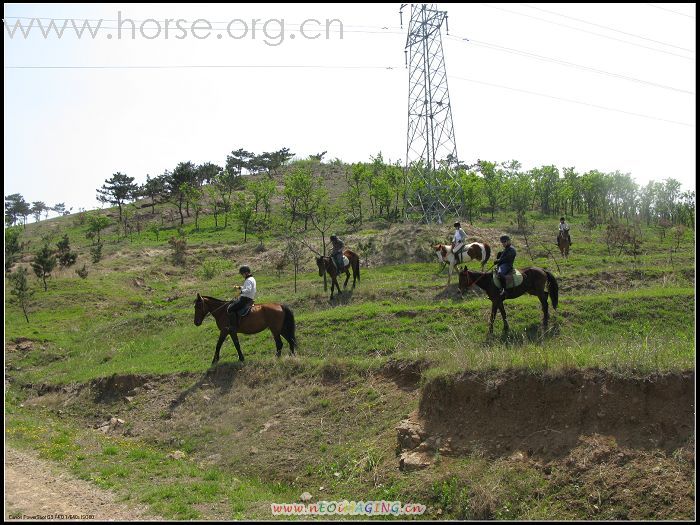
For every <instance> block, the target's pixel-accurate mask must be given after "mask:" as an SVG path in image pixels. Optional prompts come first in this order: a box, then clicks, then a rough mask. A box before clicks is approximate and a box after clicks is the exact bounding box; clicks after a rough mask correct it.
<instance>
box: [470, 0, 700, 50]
mask: <svg viewBox="0 0 700 525" xmlns="http://www.w3.org/2000/svg"><path fill="white" fill-rule="evenodd" d="M480 5H483V6H484V7H490V8H491V9H498V10H499V11H505V12H506V13H511V14H514V15H520V16H525V17H527V18H533V19H535V20H539V21H541V22H546V23H548V24H554V25H556V26H562V27H566V28H568V29H573V30H574V31H581V32H582V33H589V34H591V35H596V36H599V37H602V38H607V39H609V40H615V41H616V42H622V43H623V44H629V45H631V46H637V47H642V48H644V49H649V50H651V51H656V52H657V53H664V54H667V55H673V56H676V57H680V58H684V59H686V60H695V59H694V58H692V57H687V56H684V55H679V54H678V53H673V52H671V51H666V50H664V49H657V48H655V47H649V46H645V45H642V44H637V43H635V42H630V41H628V40H622V39H620V38H615V37H612V36H608V35H602V34H600V33H595V32H593V31H588V30H586V29H580V28H578V27H574V26H569V25H566V24H560V23H559V22H552V21H551V20H546V19H545V18H540V17H537V16H532V15H528V14H525V13H518V12H517V11H511V10H510V9H504V8H502V7H496V6H494V5H489V4H480Z"/></svg>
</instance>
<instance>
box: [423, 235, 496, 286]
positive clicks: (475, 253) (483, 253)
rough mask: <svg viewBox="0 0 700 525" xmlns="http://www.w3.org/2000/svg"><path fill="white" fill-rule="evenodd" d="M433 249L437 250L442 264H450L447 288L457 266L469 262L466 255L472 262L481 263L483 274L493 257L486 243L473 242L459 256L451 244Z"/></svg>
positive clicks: (439, 245)
mask: <svg viewBox="0 0 700 525" xmlns="http://www.w3.org/2000/svg"><path fill="white" fill-rule="evenodd" d="M433 248H434V249H435V254H436V255H437V258H438V260H439V261H440V262H441V263H449V264H450V267H449V270H448V273H447V286H449V285H450V280H451V279H452V272H453V271H454V267H455V265H457V264H461V263H463V262H467V261H466V260H465V254H466V255H468V256H469V260H470V261H473V260H477V261H479V262H480V263H481V271H482V272H483V271H484V267H485V266H486V262H487V261H488V260H489V257H491V247H490V246H489V245H488V244H486V243H485V242H473V243H471V244H467V245H466V246H465V247H464V249H463V250H462V251H461V252H460V253H459V255H455V254H454V253H453V252H452V246H450V245H449V244H436V245H435V246H433Z"/></svg>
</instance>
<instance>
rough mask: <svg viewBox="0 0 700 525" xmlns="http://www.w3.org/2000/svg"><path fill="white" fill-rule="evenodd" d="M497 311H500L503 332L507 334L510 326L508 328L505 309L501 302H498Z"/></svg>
mask: <svg viewBox="0 0 700 525" xmlns="http://www.w3.org/2000/svg"><path fill="white" fill-rule="evenodd" d="M498 309H499V310H500V311H501V317H502V318H503V331H504V332H507V331H508V330H510V326H508V319H506V308H505V306H504V305H503V301H499V302H498Z"/></svg>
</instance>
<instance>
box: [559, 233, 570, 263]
mask: <svg viewBox="0 0 700 525" xmlns="http://www.w3.org/2000/svg"><path fill="white" fill-rule="evenodd" d="M557 246H559V251H560V252H561V256H562V257H564V259H568V258H569V246H571V237H569V234H568V232H567V233H565V232H563V231H560V232H559V235H557Z"/></svg>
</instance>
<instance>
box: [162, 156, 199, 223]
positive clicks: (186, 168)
mask: <svg viewBox="0 0 700 525" xmlns="http://www.w3.org/2000/svg"><path fill="white" fill-rule="evenodd" d="M196 179H197V173H196V168H195V165H194V164H193V163H192V162H181V163H180V164H178V165H177V166H176V167H175V169H174V170H173V172H172V173H171V174H169V175H168V177H167V178H166V179H165V181H166V182H165V187H166V191H167V193H168V197H169V199H170V200H171V202H173V203H174V204H175V205H176V206H177V211H178V212H179V213H180V226H182V225H183V224H185V216H184V215H183V214H182V205H183V204H185V202H186V198H185V194H184V193H183V192H182V189H183V184H185V183H190V184H192V185H194V184H195V183H196ZM188 211H189V208H188ZM188 217H189V213H188Z"/></svg>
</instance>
